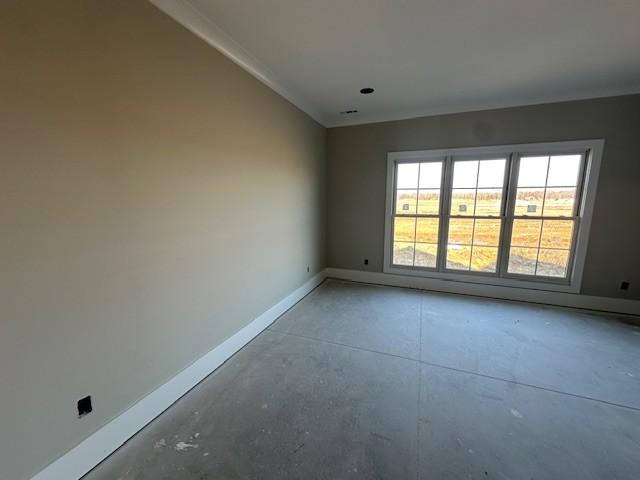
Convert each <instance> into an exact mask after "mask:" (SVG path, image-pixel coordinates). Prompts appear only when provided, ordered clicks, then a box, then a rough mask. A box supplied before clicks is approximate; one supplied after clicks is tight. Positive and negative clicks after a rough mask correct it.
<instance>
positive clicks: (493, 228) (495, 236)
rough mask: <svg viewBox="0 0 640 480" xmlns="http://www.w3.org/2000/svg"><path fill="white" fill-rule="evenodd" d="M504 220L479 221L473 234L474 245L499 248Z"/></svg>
mask: <svg viewBox="0 0 640 480" xmlns="http://www.w3.org/2000/svg"><path fill="white" fill-rule="evenodd" d="M501 223H502V220H484V219H477V220H476V224H475V227H474V232H473V244H474V245H481V246H482V245H486V246H491V247H497V246H498V242H499V241H500V224H501Z"/></svg>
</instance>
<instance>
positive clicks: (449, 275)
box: [383, 266, 580, 293]
mask: <svg viewBox="0 0 640 480" xmlns="http://www.w3.org/2000/svg"><path fill="white" fill-rule="evenodd" d="M383 272H384V273H390V274H394V275H408V276H412V277H422V278H432V279H437V280H446V281H451V282H461V283H474V284H480V285H494V286H498V287H511V288H523V289H527V290H543V291H549V292H562V293H580V285H579V284H577V282H574V283H572V284H569V283H564V282H563V281H562V280H559V281H558V282H557V283H556V282H553V281H541V280H521V279H519V278H510V277H509V278H507V277H498V276H494V275H482V274H481V273H478V274H475V273H472V274H468V273H455V272H436V271H430V270H417V269H414V268H402V267H398V266H385V267H384V268H383Z"/></svg>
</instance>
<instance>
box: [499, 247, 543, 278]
mask: <svg viewBox="0 0 640 480" xmlns="http://www.w3.org/2000/svg"><path fill="white" fill-rule="evenodd" d="M537 256H538V249H537V248H520V247H511V250H509V268H508V269H507V270H508V272H509V273H519V274H522V275H533V274H535V273H536V258H537Z"/></svg>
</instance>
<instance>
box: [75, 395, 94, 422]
mask: <svg viewBox="0 0 640 480" xmlns="http://www.w3.org/2000/svg"><path fill="white" fill-rule="evenodd" d="M92 411H93V406H92V405H91V395H88V396H86V397H84V398H81V399H80V400H78V418H82V417H84V416H85V415H88V414H90V413H91V412H92Z"/></svg>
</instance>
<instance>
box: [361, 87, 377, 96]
mask: <svg viewBox="0 0 640 480" xmlns="http://www.w3.org/2000/svg"><path fill="white" fill-rule="evenodd" d="M373 92H375V90H374V89H373V88H371V87H367V88H363V89H362V90H360V93H361V94H363V95H369V94H370V93H373Z"/></svg>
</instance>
